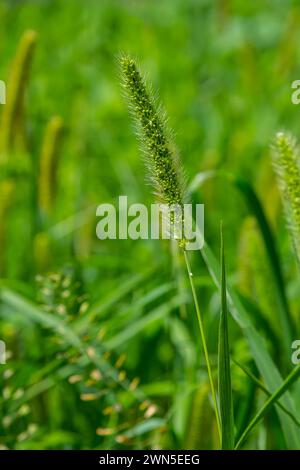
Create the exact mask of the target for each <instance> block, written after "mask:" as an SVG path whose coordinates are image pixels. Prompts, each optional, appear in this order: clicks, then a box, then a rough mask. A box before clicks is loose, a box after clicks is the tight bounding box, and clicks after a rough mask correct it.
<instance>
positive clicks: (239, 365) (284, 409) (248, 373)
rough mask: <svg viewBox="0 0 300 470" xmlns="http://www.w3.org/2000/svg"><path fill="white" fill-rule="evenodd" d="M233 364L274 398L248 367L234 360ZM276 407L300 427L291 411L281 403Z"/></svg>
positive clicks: (299, 422)
mask: <svg viewBox="0 0 300 470" xmlns="http://www.w3.org/2000/svg"><path fill="white" fill-rule="evenodd" d="M232 362H233V363H234V364H235V365H236V366H238V367H239V368H240V369H241V370H242V371H243V372H244V373H245V374H246V375H247V376H248V377H249V379H251V380H252V382H253V383H254V384H255V385H256V386H257V387H258V388H259V389H260V390H262V391H263V392H264V393H265V394H266V395H268V396H269V397H270V396H272V393H271V392H269V390H268V389H267V388H266V387H265V386H264V384H263V383H262V382H261V381H260V380H259V379H258V378H257V377H255V375H254V374H253V373H252V372H251V370H249V369H248V368H247V367H245V366H243V365H242V364H240V363H239V362H238V361H235V360H234V359H232ZM276 406H279V408H281V409H282V411H284V412H285V413H286V414H287V415H288V416H289V417H290V418H291V419H292V420H293V421H294V423H295V424H296V425H297V426H299V427H300V421H299V420H298V419H297V418H296V417H295V416H294V415H293V414H292V413H290V412H289V410H287V409H286V407H285V406H283V405H282V404H281V403H280V402H277V403H276Z"/></svg>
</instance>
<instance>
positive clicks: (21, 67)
mask: <svg viewBox="0 0 300 470" xmlns="http://www.w3.org/2000/svg"><path fill="white" fill-rule="evenodd" d="M36 42H37V33H36V32H35V31H32V30H28V31H25V33H24V34H23V36H22V38H21V40H20V44H19V47H18V49H17V52H16V56H15V58H14V61H13V64H12V69H11V74H10V78H9V81H8V84H7V100H6V101H7V104H6V105H5V106H4V110H3V114H2V120H1V136H0V151H1V163H3V162H4V163H5V162H6V160H7V154H8V153H9V152H10V150H11V149H12V147H13V146H14V143H15V140H16V138H17V137H18V136H20V133H22V132H23V130H24V129H23V127H24V126H23V124H24V123H23V102H24V95H25V89H26V86H27V83H28V78H29V72H30V68H31V63H32V58H33V54H34V50H35V45H36Z"/></svg>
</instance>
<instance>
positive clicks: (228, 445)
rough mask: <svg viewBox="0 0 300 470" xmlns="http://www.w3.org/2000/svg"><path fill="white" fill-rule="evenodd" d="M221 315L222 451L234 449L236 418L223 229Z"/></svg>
mask: <svg viewBox="0 0 300 470" xmlns="http://www.w3.org/2000/svg"><path fill="white" fill-rule="evenodd" d="M221 271H222V273H221V315H220V326H219V350H218V379H219V400H220V418H221V436H222V449H223V450H232V449H233V448H234V418H233V402H232V388H231V372H230V353H229V338H228V311H227V292H226V271H225V255H224V240H223V231H222V228H221Z"/></svg>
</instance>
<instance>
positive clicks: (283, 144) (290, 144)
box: [273, 132, 300, 266]
mask: <svg viewBox="0 0 300 470" xmlns="http://www.w3.org/2000/svg"><path fill="white" fill-rule="evenodd" d="M273 166H274V169H275V172H276V175H277V180H278V185H279V188H280V191H281V196H282V200H283V205H284V210H285V215H286V219H287V223H288V227H289V230H290V232H291V235H292V240H293V244H294V248H295V252H296V256H297V260H298V264H299V266H300V168H299V149H298V147H297V143H296V140H295V138H294V137H292V136H291V135H289V134H286V133H284V132H278V133H277V135H276V139H275V144H274V146H273Z"/></svg>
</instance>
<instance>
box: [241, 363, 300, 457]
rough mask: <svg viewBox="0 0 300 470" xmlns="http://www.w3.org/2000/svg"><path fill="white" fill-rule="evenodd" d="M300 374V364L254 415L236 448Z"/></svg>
mask: <svg viewBox="0 0 300 470" xmlns="http://www.w3.org/2000/svg"><path fill="white" fill-rule="evenodd" d="M299 376H300V365H299V366H297V367H295V368H294V369H293V370H292V372H291V373H290V374H289V375H288V376H287V378H286V379H285V380H284V382H283V383H282V384H281V386H280V387H279V388H278V389H277V390H276V391H275V393H273V395H271V396H270V397H269V399H268V400H267V401H266V403H265V404H264V405H263V407H262V408H261V409H260V411H259V412H258V413H257V414H256V415H255V416H254V418H253V419H252V420H251V422H250V423H249V425H248V426H247V428H246V429H245V431H244V432H243V434H242V435H241V437H240V438H239V440H238V442H237V444H236V446H235V449H239V448H240V447H241V445H242V444H243V442H244V441H245V439H247V437H248V435H249V434H250V432H251V431H252V429H253V428H254V426H255V425H256V424H257V423H258V422H259V421H260V420H261V419H262V418H263V417H264V416H265V414H266V413H267V412H268V411H269V409H270V408H271V406H273V405H275V404H276V402H277V401H278V400H279V398H280V397H282V395H283V394H284V393H285V392H286V391H287V390H288V388H289V387H290V386H291V385H292V384H293V383H294V382H295V381H296V380H297V379H298V378H299Z"/></svg>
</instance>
